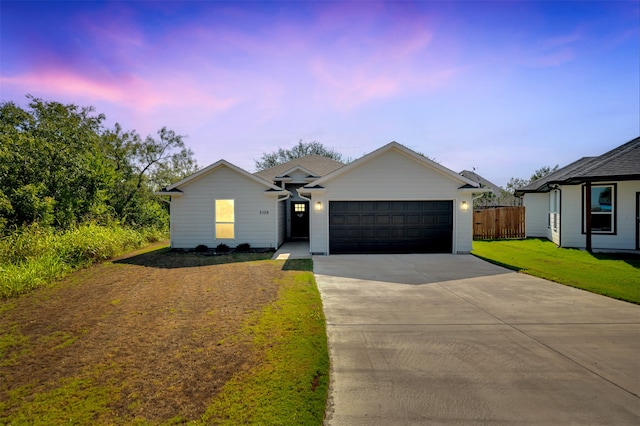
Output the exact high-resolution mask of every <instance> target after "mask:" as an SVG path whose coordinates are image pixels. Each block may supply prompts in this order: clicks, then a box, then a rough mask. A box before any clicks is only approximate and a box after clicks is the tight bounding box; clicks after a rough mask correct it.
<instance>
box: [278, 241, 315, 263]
mask: <svg viewBox="0 0 640 426" xmlns="http://www.w3.org/2000/svg"><path fill="white" fill-rule="evenodd" d="M271 259H272V260H275V259H284V260H287V259H311V254H310V253H309V241H308V240H307V241H288V242H286V243H284V244H283V245H281V246H280V248H279V249H278V251H276V252H275V253H274V254H273V257H272V258H271Z"/></svg>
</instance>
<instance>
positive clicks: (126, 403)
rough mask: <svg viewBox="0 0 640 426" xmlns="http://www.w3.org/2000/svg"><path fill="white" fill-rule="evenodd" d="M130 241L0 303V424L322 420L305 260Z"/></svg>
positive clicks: (323, 360)
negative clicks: (124, 253)
mask: <svg viewBox="0 0 640 426" xmlns="http://www.w3.org/2000/svg"><path fill="white" fill-rule="evenodd" d="M270 256H271V254H270V253H267V254H259V253H258V254H234V255H227V256H201V255H197V254H176V253H173V252H171V251H170V250H168V249H166V248H163V249H157V247H156V249H155V250H152V251H147V250H145V251H140V252H138V253H136V254H135V255H133V256H131V255H129V256H128V257H125V258H122V259H120V260H116V261H113V262H107V263H103V264H100V265H94V266H91V267H88V268H86V269H83V270H80V271H77V272H74V273H72V274H70V275H69V276H67V277H66V278H65V279H63V280H61V281H58V282H55V283H53V284H52V285H50V286H45V287H40V288H37V289H35V290H33V291H31V292H30V293H27V294H23V295H20V296H17V297H14V298H10V299H5V300H2V299H0V424H30V425H61V424H104V425H107V424H109V425H111V424H138V425H147V424H148V425H151V424H153V425H163V424H187V423H189V424H229V425H231V424H233V425H235V424H317V425H320V424H322V420H323V415H324V409H325V402H326V398H327V389H328V381H329V357H328V352H327V340H326V332H325V321H324V315H323V311H322V303H321V300H320V294H319V292H318V289H317V287H316V285H315V281H314V276H313V273H312V272H311V270H312V263H311V260H299V261H287V262H285V261H282V260H275V261H274V260H269V257H270Z"/></svg>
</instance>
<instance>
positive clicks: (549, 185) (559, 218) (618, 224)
mask: <svg viewBox="0 0 640 426" xmlns="http://www.w3.org/2000/svg"><path fill="white" fill-rule="evenodd" d="M517 193H518V194H519V195H521V196H522V197H524V205H525V206H526V235H527V237H546V238H548V239H549V240H551V241H553V242H554V243H555V244H557V245H558V246H560V247H571V248H581V249H590V250H600V251H614V250H640V138H636V139H633V140H631V141H629V142H627V143H625V144H623V145H620V146H618V147H616V148H614V149H612V150H611V151H608V152H606V153H604V154H602V155H600V156H598V157H584V158H581V159H580V160H578V161H575V162H574V163H571V164H569V165H568V166H566V167H563V168H561V169H559V170H557V171H556V172H554V173H551V174H550V175H548V176H545V177H543V178H542V179H539V180H536V181H534V182H532V183H531V184H529V185H527V186H525V187H524V188H520V189H519V190H518V191H517ZM589 195H590V197H589ZM588 198H591V200H590V203H589V202H588V201H587V200H588ZM545 217H548V221H546V225H544V226H546V232H545V230H544V229H543V222H544V218H545Z"/></svg>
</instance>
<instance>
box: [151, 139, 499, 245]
mask: <svg viewBox="0 0 640 426" xmlns="http://www.w3.org/2000/svg"><path fill="white" fill-rule="evenodd" d="M486 191H489V190H488V189H483V188H480V187H479V185H478V183H476V182H474V181H472V180H469V179H467V178H465V177H463V176H461V175H460V174H458V173H455V172H453V171H452V170H449V169H447V168H446V167H443V166H441V165H440V164H438V163H435V162H433V161H431V160H429V159H428V158H426V157H424V156H422V155H420V154H417V153H415V152H414V151H412V150H410V149H408V148H406V147H404V146H402V145H400V144H398V143H396V142H392V143H390V144H388V145H385V146H384V147H382V148H380V149H378V150H376V151H374V152H372V153H370V154H367V155H365V156H364V157H362V158H360V159H358V160H356V161H354V162H353V163H350V164H348V165H344V164H342V163H340V162H337V161H333V160H330V159H327V158H325V157H320V156H314V155H312V156H306V157H302V158H299V159H295V160H292V161H290V162H288V163H285V164H281V165H278V166H276V167H273V168H271V169H267V170H263V171H260V172H258V173H255V174H250V173H248V172H246V171H244V170H242V169H240V168H238V167H236V166H234V165H233V164H231V163H229V162H227V161H224V160H221V161H219V162H217V163H215V164H212V165H211V166H209V167H207V168H205V169H203V170H201V171H199V172H197V173H195V174H194V175H192V176H190V177H188V178H186V179H183V180H182V181H180V182H177V183H175V184H173V185H170V186H168V187H167V188H164V189H163V190H161V191H159V192H158V194H159V195H168V196H170V197H171V246H172V247H174V248H194V247H196V246H198V245H201V244H202V245H206V246H208V247H211V248H213V247H216V246H217V245H218V244H221V243H224V244H226V245H228V246H229V247H231V248H233V247H236V246H237V245H238V244H241V243H249V244H250V245H251V246H252V247H255V248H274V249H276V248H278V247H279V246H280V245H281V244H282V243H283V242H284V241H285V240H288V239H293V240H296V239H303V240H308V241H309V243H310V251H311V252H312V253H318V254H331V253H412V252H438V253H468V252H470V251H471V248H472V247H471V243H472V236H473V235H472V234H473V231H472V216H473V207H472V204H473V198H472V197H473V194H478V193H483V192H486Z"/></svg>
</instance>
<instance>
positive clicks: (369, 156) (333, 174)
mask: <svg viewBox="0 0 640 426" xmlns="http://www.w3.org/2000/svg"><path fill="white" fill-rule="evenodd" d="M391 150H396V151H399V152H401V153H403V154H405V155H407V156H409V157H412V158H413V159H415V160H417V161H418V162H420V163H423V164H424V165H425V166H427V167H431V168H432V169H435V170H437V171H439V172H440V173H442V174H444V175H445V176H448V177H449V178H451V179H452V180H455V181H457V182H460V183H461V184H463V185H464V184H467V185H471V186H474V187H476V186H477V185H478V184H477V183H476V182H474V181H472V180H470V179H467V178H466V177H464V176H461V175H460V174H458V173H456V172H454V171H453V170H451V169H449V168H447V167H444V166H442V165H440V164H438V163H436V162H435V161H433V160H430V159H428V158H427V157H424V156H422V155H420V154H418V153H417V152H415V151H413V150H411V149H409V148H407V147H406V146H404V145H401V144H399V143H398V142H390V143H388V144H386V145H385V146H383V147H381V148H378V149H376V150H375V151H372V152H370V153H369V154H367V155H364V156H363V157H360V158H358V159H357V160H355V161H354V162H353V163H349V164H347V165H346V166H344V167H341V168H339V169H337V170H334V171H333V172H331V173H329V174H327V175H325V176H323V177H321V178H320V179H318V180H316V181H315V182H314V183H315V184H316V185H321V184H323V183H324V182H326V181H328V180H331V179H333V178H335V177H337V176H340V175H342V174H344V173H348V172H349V171H350V170H351V169H354V168H356V167H359V166H360V165H361V164H364V163H366V162H367V161H370V160H372V159H374V158H376V157H378V156H380V155H382V154H384V153H385V152H387V151H391Z"/></svg>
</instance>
